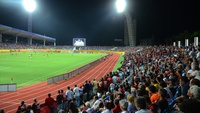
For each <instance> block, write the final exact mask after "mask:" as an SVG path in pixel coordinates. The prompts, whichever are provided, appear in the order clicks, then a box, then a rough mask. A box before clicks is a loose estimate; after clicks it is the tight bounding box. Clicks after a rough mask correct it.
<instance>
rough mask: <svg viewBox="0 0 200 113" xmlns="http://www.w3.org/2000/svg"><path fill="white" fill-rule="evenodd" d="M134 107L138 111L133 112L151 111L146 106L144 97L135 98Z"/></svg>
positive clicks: (149, 112)
mask: <svg viewBox="0 0 200 113" xmlns="http://www.w3.org/2000/svg"><path fill="white" fill-rule="evenodd" d="M136 108H137V110H138V111H136V112H135V113H151V111H150V110H149V109H147V107H146V101H145V99H144V98H137V99H136Z"/></svg>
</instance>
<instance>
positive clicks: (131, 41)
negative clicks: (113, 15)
mask: <svg viewBox="0 0 200 113" xmlns="http://www.w3.org/2000/svg"><path fill="white" fill-rule="evenodd" d="M116 8H117V12H118V13H122V12H123V13H124V15H125V18H126V24H127V30H128V39H125V40H127V41H128V45H127V46H132V47H135V46H136V37H135V36H134V33H133V22H132V17H131V14H130V13H129V12H128V11H127V10H125V8H126V1H125V0H117V1H116Z"/></svg>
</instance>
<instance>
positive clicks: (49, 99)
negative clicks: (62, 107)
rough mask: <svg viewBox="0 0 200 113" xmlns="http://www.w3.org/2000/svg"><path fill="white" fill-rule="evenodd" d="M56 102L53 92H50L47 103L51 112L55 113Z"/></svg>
mask: <svg viewBox="0 0 200 113" xmlns="http://www.w3.org/2000/svg"><path fill="white" fill-rule="evenodd" d="M54 102H55V100H54V99H53V98H52V97H51V93H49V94H48V97H47V98H46V99H45V104H46V105H47V106H48V108H49V110H50V111H51V113H54Z"/></svg>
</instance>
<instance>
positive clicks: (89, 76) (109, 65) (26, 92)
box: [0, 54, 120, 113]
mask: <svg viewBox="0 0 200 113" xmlns="http://www.w3.org/2000/svg"><path fill="white" fill-rule="evenodd" d="M119 57H120V55H118V54H113V55H112V56H111V57H109V58H108V59H106V60H105V61H102V62H100V63H98V64H96V65H95V66H93V67H91V68H90V69H87V70H85V71H84V72H82V73H80V74H78V75H76V76H75V77H71V78H69V79H68V80H63V81H60V82H59V83H58V84H50V85H47V82H46V81H44V82H41V83H38V84H35V85H31V86H27V87H24V88H20V89H17V91H16V92H3V93H0V109H4V112H6V113H15V112H16V110H17V107H18V106H19V105H20V102H21V100H24V101H25V104H26V105H32V103H33V98H37V100H38V102H39V103H40V104H43V103H44V100H45V98H46V97H47V94H48V93H51V95H52V97H53V98H54V99H55V98H56V95H57V91H58V90H59V89H63V90H64V91H66V89H67V86H70V87H74V85H75V84H77V85H78V86H81V85H83V84H84V83H85V80H90V81H92V80H93V79H94V78H96V80H100V78H101V77H102V76H104V75H106V74H108V73H109V72H111V71H112V70H113V69H114V67H115V65H116V63H117V61H118V59H119Z"/></svg>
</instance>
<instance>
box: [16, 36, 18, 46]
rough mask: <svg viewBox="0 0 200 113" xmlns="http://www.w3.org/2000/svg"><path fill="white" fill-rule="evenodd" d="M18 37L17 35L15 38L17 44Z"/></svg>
mask: <svg viewBox="0 0 200 113" xmlns="http://www.w3.org/2000/svg"><path fill="white" fill-rule="evenodd" d="M17 38H18V37H17V36H16V38H15V43H16V44H17Z"/></svg>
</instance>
